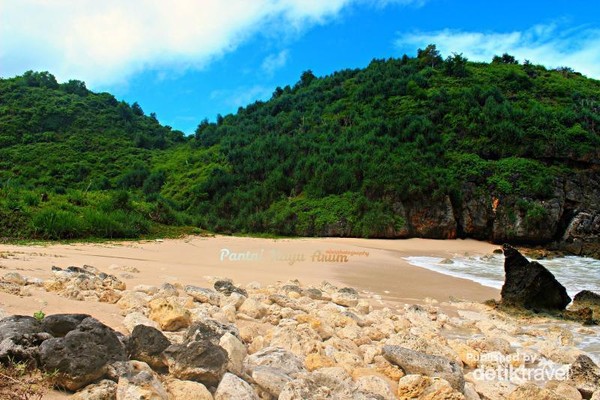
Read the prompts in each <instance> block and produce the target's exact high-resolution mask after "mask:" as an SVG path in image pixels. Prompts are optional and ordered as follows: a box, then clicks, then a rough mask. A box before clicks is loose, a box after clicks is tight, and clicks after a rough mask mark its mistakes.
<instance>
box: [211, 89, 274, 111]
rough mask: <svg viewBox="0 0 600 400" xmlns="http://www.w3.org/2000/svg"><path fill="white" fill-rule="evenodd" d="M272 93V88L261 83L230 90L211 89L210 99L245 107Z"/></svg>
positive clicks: (235, 106) (234, 106)
mask: <svg viewBox="0 0 600 400" xmlns="http://www.w3.org/2000/svg"><path fill="white" fill-rule="evenodd" d="M272 94H273V89H272V88H267V87H265V86H262V85H254V86H240V87H237V88H235V89H232V90H213V91H212V92H211V93H210V98H211V100H216V101H220V102H222V103H223V104H225V105H227V106H229V107H231V108H238V107H245V106H247V105H248V104H250V103H252V102H254V101H256V100H257V99H258V100H267V99H269V98H270V97H271V96H272Z"/></svg>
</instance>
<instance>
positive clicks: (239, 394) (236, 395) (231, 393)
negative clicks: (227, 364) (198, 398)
mask: <svg viewBox="0 0 600 400" xmlns="http://www.w3.org/2000/svg"><path fill="white" fill-rule="evenodd" d="M230 399H236V400H259V399H258V396H257V395H256V393H254V390H253V389H252V386H250V385H249V384H247V383H246V382H244V381H243V380H241V379H240V378H238V377H237V376H235V375H233V374H230V373H229V372H228V373H226V374H225V376H224V377H223V379H222V380H221V383H219V387H218V388H217V391H216V392H215V400H230Z"/></svg>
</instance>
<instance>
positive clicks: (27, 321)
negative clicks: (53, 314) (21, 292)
mask: <svg viewBox="0 0 600 400" xmlns="http://www.w3.org/2000/svg"><path fill="white" fill-rule="evenodd" d="M42 331H43V329H42V324H41V323H40V321H38V320H37V319H35V318H33V317H28V316H26V315H11V316H10V317H6V318H3V319H1V320H0V341H2V340H4V339H6V338H10V337H14V336H23V335H25V334H32V333H40V332H42Z"/></svg>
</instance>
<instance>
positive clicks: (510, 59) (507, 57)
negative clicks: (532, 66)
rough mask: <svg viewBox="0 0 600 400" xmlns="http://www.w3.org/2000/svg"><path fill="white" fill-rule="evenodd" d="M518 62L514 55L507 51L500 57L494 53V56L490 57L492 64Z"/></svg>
mask: <svg viewBox="0 0 600 400" xmlns="http://www.w3.org/2000/svg"><path fill="white" fill-rule="evenodd" d="M518 63H519V61H517V60H516V59H515V57H514V56H511V55H510V54H508V53H504V54H502V57H500V56H497V55H496V56H494V58H492V64H518Z"/></svg>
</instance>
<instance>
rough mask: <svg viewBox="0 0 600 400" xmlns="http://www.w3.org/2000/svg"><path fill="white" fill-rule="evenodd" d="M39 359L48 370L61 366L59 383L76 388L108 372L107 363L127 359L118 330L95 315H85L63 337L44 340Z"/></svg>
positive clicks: (59, 368) (58, 368)
mask: <svg viewBox="0 0 600 400" xmlns="http://www.w3.org/2000/svg"><path fill="white" fill-rule="evenodd" d="M39 351H40V361H41V364H42V367H43V368H44V369H45V370H46V371H55V370H58V372H59V374H58V376H57V384H58V385H59V386H63V387H65V388H66V389H68V390H77V389H79V388H81V387H83V386H85V385H87V384H89V383H91V382H93V381H95V380H97V379H99V378H101V377H103V376H104V375H105V374H106V371H107V365H108V364H110V363H112V362H115V361H124V360H126V359H127V353H126V351H125V347H124V346H123V344H122V343H121V341H120V340H119V338H118V337H117V334H116V333H115V331H113V330H112V329H111V328H109V327H108V326H106V325H104V324H102V323H101V322H100V321H98V320H96V319H94V318H91V317H90V318H86V319H84V320H83V321H81V323H80V324H79V325H78V326H77V328H75V329H74V330H72V331H70V332H69V333H67V334H66V335H65V336H64V337H62V338H52V339H48V340H46V341H44V342H43V343H42V344H41V345H40V347H39Z"/></svg>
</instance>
